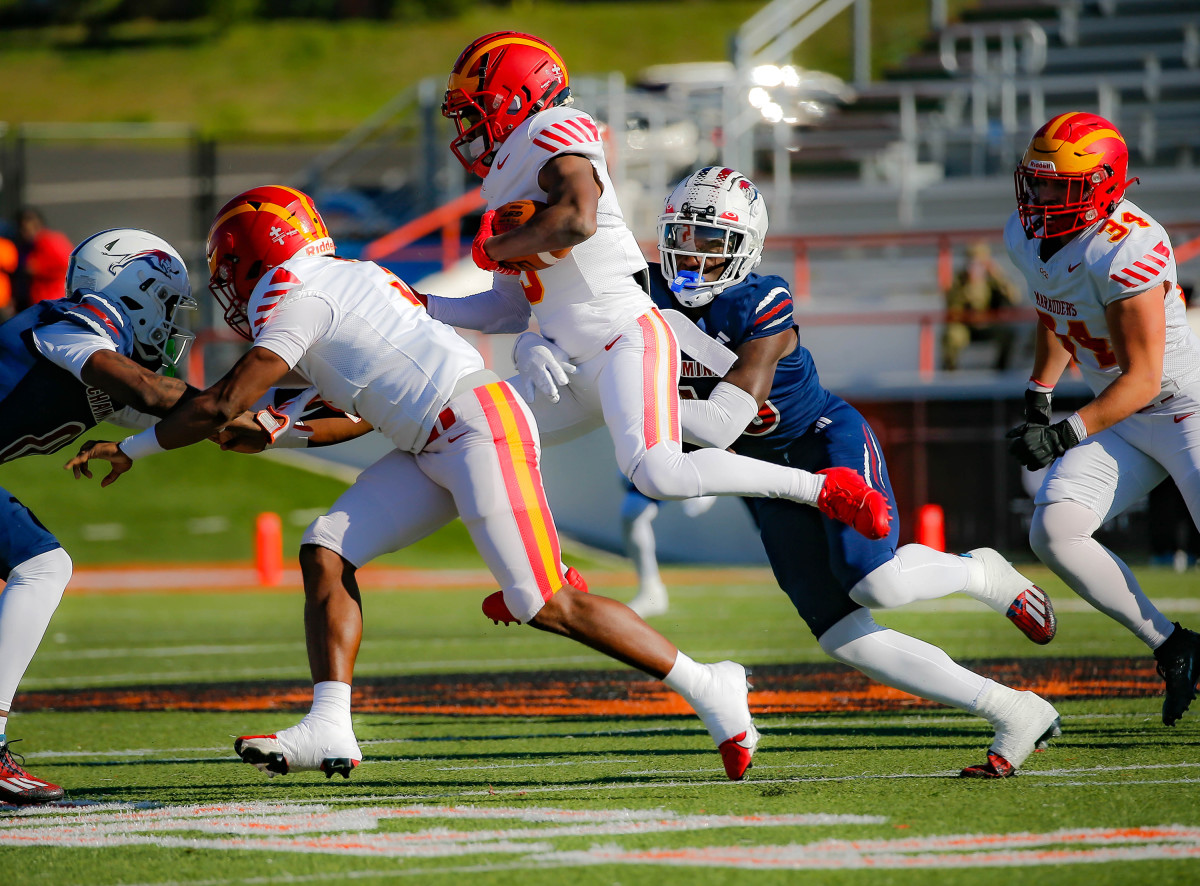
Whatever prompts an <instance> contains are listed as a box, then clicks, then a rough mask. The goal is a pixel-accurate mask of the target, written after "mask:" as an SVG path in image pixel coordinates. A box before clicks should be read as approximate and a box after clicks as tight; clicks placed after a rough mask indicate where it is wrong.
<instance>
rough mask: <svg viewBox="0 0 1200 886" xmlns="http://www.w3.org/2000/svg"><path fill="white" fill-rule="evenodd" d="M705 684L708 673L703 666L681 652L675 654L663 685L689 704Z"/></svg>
mask: <svg viewBox="0 0 1200 886" xmlns="http://www.w3.org/2000/svg"><path fill="white" fill-rule="evenodd" d="M707 683H708V672H707V671H706V670H705V667H704V665H702V664H698V663H697V662H695V661H692V659H691V658H689V657H688V656H687V654H685V653H684V652H683V651H682V650H680V651H678V652H677V653H676V655H675V664H674V665H672V666H671V671H670V673H668V674H667V675H666V676H665V677H663V684H664V685H665V686H666V687H667V688H668V689H674V690H675V691H676V692H678V693H679V694H680V695H682V696H683V697H684V698H685V699H686V700H687V701H688V702H689V703H690V702H691V700H692V699H693V698H695V697H696V696H697V695H699V694H700V692H701V691H703V689H704V687H705V686H706V685H707Z"/></svg>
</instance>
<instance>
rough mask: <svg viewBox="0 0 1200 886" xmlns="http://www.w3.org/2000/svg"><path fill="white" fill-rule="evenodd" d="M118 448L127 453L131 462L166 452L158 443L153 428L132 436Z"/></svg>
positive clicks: (119, 444)
mask: <svg viewBox="0 0 1200 886" xmlns="http://www.w3.org/2000/svg"><path fill="white" fill-rule="evenodd" d="M117 448H118V449H120V450H121V451H122V452H124V453H125V456H126V457H127V458H128V459H129V460H130V461H137V460H138V459H139V458H145V457H146V456H147V455H154V454H155V453H157V452H166V451H167V450H165V449H164V448H163V447H162V446H161V445H160V444H159V442H158V434H157V433H155V431H154V428H153V427H149V428H146V430H144V431H142V432H141V433H140V434H132V435H130V436H128V437H126V438H125V439H124V440H122V441H121V442H120V443H118V444H117Z"/></svg>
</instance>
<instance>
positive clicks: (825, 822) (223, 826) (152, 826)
mask: <svg viewBox="0 0 1200 886" xmlns="http://www.w3.org/2000/svg"><path fill="white" fill-rule="evenodd" d="M0 819H2V820H3V822H4V827H3V828H2V829H0V846H27V847H28V846H67V847H77V848H111V847H117V846H137V845H142V846H155V847H164V848H166V847H189V848H192V849H212V850H238V851H246V850H258V851H263V852H284V853H287V852H306V853H318V854H328V855H342V856H369V857H386V858H399V859H414V860H419V859H430V858H449V857H455V856H458V857H462V856H481V855H497V854H500V855H507V856H509V857H512V856H523V857H524V858H523V862H525V863H527V864H528V866H529V867H530V868H536V867H542V866H555V867H561V866H570V865H588V866H594V865H603V864H637V865H671V866H675V867H680V866H682V867H725V868H753V869H757V870H762V869H764V868H766V869H779V870H805V869H808V870H831V869H854V868H873V869H878V868H891V869H900V868H924V869H934V868H976V867H1010V866H1028V865H1041V864H1047V865H1049V864H1080V863H1103V862H1111V861H1148V860H1155V859H1179V860H1182V859H1196V858H1200V828H1197V827H1185V826H1181V825H1162V826H1151V827H1135V828H1087V829H1075V830H1061V831H1052V832H1050V833H1044V834H1035V833H1019V834H956V835H948V836H933V837H912V838H901V839H884V840H869V839H865V840H864V839H859V840H853V841H849V840H844V839H838V840H832V839H830V840H820V841H817V842H812V843H795V842H789V843H785V844H774V845H773V844H769V843H764V844H758V845H745V844H744V843H742V842H741V841H740V840H739V841H738V842H737V843H735V844H733V845H728V846H718V845H710V846H705V847H679V846H675V847H670V846H663V847H661V848H651V849H646V848H641V847H637V848H634V847H630V848H625V847H623V846H621V845H620V844H619V842H617V841H618V840H619V838H620V837H624V836H636V837H638V838H639V840H638V842H639V843H641V844H644V843H645V837H646V836H648V835H663V836H667V835H670V834H680V833H686V832H689V831H703V832H705V833H708V834H712V835H713V836H714V839H713V841H712V842H713V843H717V842H719V837H718V834H719V832H720V830H721V829H724V828H760V829H766V830H768V831H769V830H770V829H776V828H789V829H794V828H804V827H816V826H821V827H828V826H830V825H840V826H846V825H865V826H869V825H880V824H885V823H886V822H887V819H886V817H884V816H878V815H826V814H822V813H809V814H797V815H680V814H677V813H674V812H668V811H664V810H635V809H616V810H611V809H605V810H572V809H555V808H547V807H474V806H436V805H428V806H426V805H419V806H371V807H347V808H340V809H337V808H332V807H331V806H329V805H327V804H320V803H311V804H300V803H295V804H289V803H217V804H208V805H200V806H155V805H152V804H103V805H92V806H76V807H71V806H51V807H40V808H28V809H22V810H19V811H16V812H14V813H13V814H11V815H3V816H0ZM389 821H405V822H420V823H421V824H420V825H418V826H417V827H418V829H415V830H404V831H399V830H392V829H390V828H384V829H381V828H380V825H381V823H384V822H389ZM425 822H428V826H425V825H424V823H425ZM409 827H412V825H409ZM580 837H584V838H593V839H596V843H595V845H593V847H592V848H590V849H585V850H564V849H558V848H557V847H556V842H555V841H557V840H559V839H572V841H577V839H578V838H580ZM598 838H604V840H603V842H602V843H601V842H600V840H599V839H598ZM519 864H520V863H518V866H519ZM509 866H510V867H511V866H512V865H511V864H510V865H509Z"/></svg>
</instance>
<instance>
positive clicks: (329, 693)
mask: <svg viewBox="0 0 1200 886" xmlns="http://www.w3.org/2000/svg"><path fill="white" fill-rule="evenodd" d="M304 719H306V720H310V719H311V720H325V721H326V722H328V723H332V724H333V725H334V726H336V727H338V728H345V729H350V730H351V731H353V728H352V726H351V723H350V684H349V683H339V682H337V681H334V680H326V681H324V682H321V683H317V684H316V685H315V686H313V703H312V709H311V710H310V711H309V712H308V714H307V716H305V718H304Z"/></svg>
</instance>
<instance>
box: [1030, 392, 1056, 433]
mask: <svg viewBox="0 0 1200 886" xmlns="http://www.w3.org/2000/svg"><path fill="white" fill-rule="evenodd" d="M1025 423H1026V424H1028V425H1048V424H1050V392H1049V391H1047V392H1045V393H1043V392H1041V391H1031V390H1028V389H1026V391H1025Z"/></svg>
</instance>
